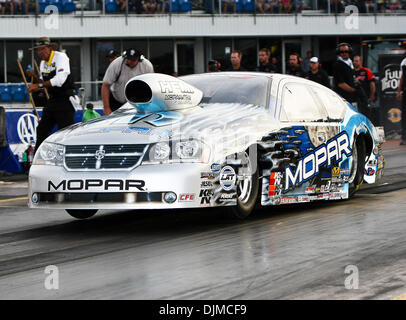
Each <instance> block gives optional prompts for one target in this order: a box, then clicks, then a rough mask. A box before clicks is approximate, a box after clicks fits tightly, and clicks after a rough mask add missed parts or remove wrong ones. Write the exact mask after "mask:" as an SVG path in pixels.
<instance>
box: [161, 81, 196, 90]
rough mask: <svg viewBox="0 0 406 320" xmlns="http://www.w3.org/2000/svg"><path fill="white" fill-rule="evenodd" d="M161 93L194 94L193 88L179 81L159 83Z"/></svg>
mask: <svg viewBox="0 0 406 320" xmlns="http://www.w3.org/2000/svg"><path fill="white" fill-rule="evenodd" d="M159 86H160V87H161V92H162V93H194V90H193V87H192V86H190V85H188V84H187V83H183V82H181V81H159Z"/></svg>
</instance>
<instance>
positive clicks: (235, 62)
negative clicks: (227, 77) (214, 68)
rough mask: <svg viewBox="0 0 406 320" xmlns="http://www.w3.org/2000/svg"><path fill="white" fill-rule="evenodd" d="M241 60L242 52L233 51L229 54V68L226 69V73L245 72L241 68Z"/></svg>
mask: <svg viewBox="0 0 406 320" xmlns="http://www.w3.org/2000/svg"><path fill="white" fill-rule="evenodd" d="M241 60H242V52H241V51H239V50H234V51H233V52H231V58H230V61H231V67H230V68H228V69H227V71H246V70H245V69H244V68H243V67H241Z"/></svg>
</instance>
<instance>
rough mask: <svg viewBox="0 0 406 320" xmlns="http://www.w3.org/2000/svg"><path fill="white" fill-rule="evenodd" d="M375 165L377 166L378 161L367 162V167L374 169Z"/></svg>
mask: <svg viewBox="0 0 406 320" xmlns="http://www.w3.org/2000/svg"><path fill="white" fill-rule="evenodd" d="M376 165H378V160H376V159H375V160H369V161H368V166H372V167H375V166H376Z"/></svg>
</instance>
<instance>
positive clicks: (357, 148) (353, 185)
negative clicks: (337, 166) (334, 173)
mask: <svg viewBox="0 0 406 320" xmlns="http://www.w3.org/2000/svg"><path fill="white" fill-rule="evenodd" d="M352 150H353V151H352V159H353V163H352V166H351V174H350V178H349V180H348V183H349V197H350V198H351V197H352V196H353V195H354V194H355V192H357V191H358V190H359V188H360V187H361V185H362V183H363V182H364V170H365V158H366V146H365V140H364V139H363V138H362V137H357V138H356V140H355V142H354V145H353V148H352Z"/></svg>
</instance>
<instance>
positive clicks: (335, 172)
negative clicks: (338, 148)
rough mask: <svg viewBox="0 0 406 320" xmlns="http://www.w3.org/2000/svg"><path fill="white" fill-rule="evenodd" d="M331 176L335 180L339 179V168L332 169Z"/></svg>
mask: <svg viewBox="0 0 406 320" xmlns="http://www.w3.org/2000/svg"><path fill="white" fill-rule="evenodd" d="M331 176H332V177H335V178H337V177H339V176H340V167H333V168H332V169H331Z"/></svg>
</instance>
